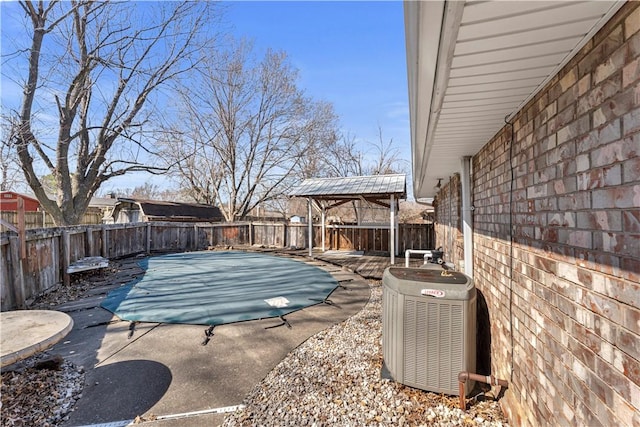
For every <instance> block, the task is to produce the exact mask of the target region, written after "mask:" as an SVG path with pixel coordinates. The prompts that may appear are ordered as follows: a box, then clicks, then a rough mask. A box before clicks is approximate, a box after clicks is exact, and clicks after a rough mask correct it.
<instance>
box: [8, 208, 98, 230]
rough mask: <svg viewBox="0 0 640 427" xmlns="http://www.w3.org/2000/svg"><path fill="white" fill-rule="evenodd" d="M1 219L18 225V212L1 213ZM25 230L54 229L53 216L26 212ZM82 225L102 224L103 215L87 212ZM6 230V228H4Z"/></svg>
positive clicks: (82, 219)
mask: <svg viewBox="0 0 640 427" xmlns="http://www.w3.org/2000/svg"><path fill="white" fill-rule="evenodd" d="M0 218H2V219H3V220H5V221H7V222H10V223H11V224H13V225H15V226H17V225H18V212H17V211H1V212H0ZM24 222H25V228H27V229H33V228H52V227H55V226H56V225H55V223H54V222H53V218H52V217H51V215H49V214H47V213H44V212H25V213H24ZM80 224H83V225H89V224H102V213H100V212H87V213H85V214H84V215H83V216H82V218H81V219H80ZM3 230H4V227H3Z"/></svg>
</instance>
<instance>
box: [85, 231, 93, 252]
mask: <svg viewBox="0 0 640 427" xmlns="http://www.w3.org/2000/svg"><path fill="white" fill-rule="evenodd" d="M84 233H85V240H86V242H87V247H86V249H85V251H84V252H85V253H84V256H93V230H92V229H91V227H89V226H87V227H86V228H85V230H84ZM87 252H88V253H87Z"/></svg>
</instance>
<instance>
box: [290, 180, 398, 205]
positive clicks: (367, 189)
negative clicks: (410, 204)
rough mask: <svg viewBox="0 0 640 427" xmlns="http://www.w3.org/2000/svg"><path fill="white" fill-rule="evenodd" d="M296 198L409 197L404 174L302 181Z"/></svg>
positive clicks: (295, 190) (291, 193)
mask: <svg viewBox="0 0 640 427" xmlns="http://www.w3.org/2000/svg"><path fill="white" fill-rule="evenodd" d="M289 194H290V195H291V196H295V197H313V198H314V199H327V200H336V199H360V198H361V197H363V198H365V199H367V198H371V197H373V198H383V197H389V196H390V195H394V196H396V197H397V198H405V197H406V195H407V187H406V177H405V175H404V174H395V175H372V176H350V177H344V178H310V179H305V180H304V181H302V183H301V184H300V185H298V186H297V187H295V188H294V189H293V190H292V191H291V192H290V193H289Z"/></svg>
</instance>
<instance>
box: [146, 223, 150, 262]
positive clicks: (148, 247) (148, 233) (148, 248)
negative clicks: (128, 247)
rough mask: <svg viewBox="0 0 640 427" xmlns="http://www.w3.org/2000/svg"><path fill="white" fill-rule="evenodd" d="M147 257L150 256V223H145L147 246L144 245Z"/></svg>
mask: <svg viewBox="0 0 640 427" xmlns="http://www.w3.org/2000/svg"><path fill="white" fill-rule="evenodd" d="M146 251H147V255H150V254H151V223H150V222H148V223H147V244H146Z"/></svg>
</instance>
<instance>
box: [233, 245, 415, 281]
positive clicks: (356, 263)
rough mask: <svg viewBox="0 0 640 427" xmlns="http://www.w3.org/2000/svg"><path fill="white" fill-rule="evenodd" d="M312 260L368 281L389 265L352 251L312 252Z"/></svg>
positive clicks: (377, 256) (381, 257)
mask: <svg viewBox="0 0 640 427" xmlns="http://www.w3.org/2000/svg"><path fill="white" fill-rule="evenodd" d="M243 249H245V250H252V251H259V252H271V253H277V254H285V255H289V256H300V257H308V256H309V252H308V250H307V249H300V250H291V249H272V248H270V249H266V248H265V249H259V248H243ZM313 258H315V259H318V260H320V261H324V262H326V263H329V264H334V265H337V266H340V267H343V268H345V269H347V270H349V271H351V272H353V273H356V274H358V275H360V276H362V277H363V278H365V279H370V280H382V274H383V273H384V270H385V269H386V268H387V267H389V266H390V265H391V260H390V258H389V255H386V254H384V253H382V254H381V253H365V254H363V255H353V251H326V252H323V251H322V250H319V249H314V250H313ZM404 262H405V261H404V256H396V262H395V264H394V265H395V266H397V267H404ZM422 262H423V261H422V259H421V258H411V259H410V260H409V265H410V266H411V267H419V266H420V265H422Z"/></svg>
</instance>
